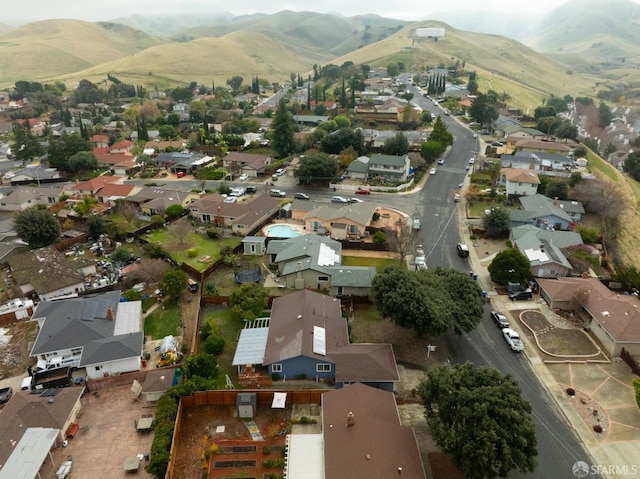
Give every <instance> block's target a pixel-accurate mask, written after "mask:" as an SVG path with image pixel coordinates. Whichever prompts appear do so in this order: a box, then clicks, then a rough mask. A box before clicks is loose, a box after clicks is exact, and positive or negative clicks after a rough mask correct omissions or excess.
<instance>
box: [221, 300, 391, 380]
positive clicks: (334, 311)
mask: <svg viewBox="0 0 640 479" xmlns="http://www.w3.org/2000/svg"><path fill="white" fill-rule="evenodd" d="M256 326H258V327H256ZM334 356H335V358H334ZM355 358H357V360H356V361H355V363H357V364H358V365H359V366H356V364H355V363H354V359H355ZM248 364H250V365H253V364H261V365H262V366H264V367H266V368H267V371H268V374H270V375H272V374H278V375H280V376H281V377H285V378H294V377H306V378H308V379H315V380H316V381H327V382H329V383H333V382H335V381H337V378H340V381H339V382H336V386H337V387H342V386H344V385H346V384H349V383H354V382H362V383H365V384H370V385H371V386H373V387H378V388H380V389H385V390H387V391H393V385H394V383H395V382H397V381H399V379H400V377H399V374H398V369H397V366H396V362H395V356H394V354H393V348H392V347H391V344H377V345H371V344H366V343H364V344H351V343H349V335H348V332H347V321H346V319H345V318H343V317H342V306H341V303H340V300H338V299H336V298H332V297H330V296H326V295H324V294H320V293H315V292H313V291H309V290H301V291H297V292H295V293H291V294H287V295H285V296H280V297H278V298H276V299H274V301H273V305H272V307H271V317H270V318H268V319H261V320H259V321H258V324H255V325H254V324H253V323H252V322H247V324H246V326H245V329H243V330H242V331H241V334H240V338H239V341H238V346H237V348H236V353H235V356H234V359H233V365H235V366H246V365H248Z"/></svg>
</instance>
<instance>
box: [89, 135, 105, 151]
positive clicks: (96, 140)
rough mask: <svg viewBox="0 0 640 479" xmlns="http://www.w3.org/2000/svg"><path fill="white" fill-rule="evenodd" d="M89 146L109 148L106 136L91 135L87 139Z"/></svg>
mask: <svg viewBox="0 0 640 479" xmlns="http://www.w3.org/2000/svg"><path fill="white" fill-rule="evenodd" d="M89 141H90V142H91V144H92V145H93V146H95V147H98V148H105V147H108V146H109V137H108V136H106V135H93V136H92V137H91V138H89Z"/></svg>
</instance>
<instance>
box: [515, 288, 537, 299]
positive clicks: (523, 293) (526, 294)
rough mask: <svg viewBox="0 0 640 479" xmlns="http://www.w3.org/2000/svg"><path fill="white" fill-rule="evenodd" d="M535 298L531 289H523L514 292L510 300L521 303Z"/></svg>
mask: <svg viewBox="0 0 640 479" xmlns="http://www.w3.org/2000/svg"><path fill="white" fill-rule="evenodd" d="M531 298H533V293H532V292H531V290H530V289H522V290H520V291H514V292H513V293H510V294H509V299H510V300H511V301H521V300H527V299H531Z"/></svg>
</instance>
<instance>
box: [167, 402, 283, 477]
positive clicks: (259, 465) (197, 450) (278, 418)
mask: <svg viewBox="0 0 640 479" xmlns="http://www.w3.org/2000/svg"><path fill="white" fill-rule="evenodd" d="M290 419H291V410H290V409H289V408H288V409H285V410H273V409H271V407H269V406H266V405H258V407H257V414H256V415H255V417H254V419H253V421H254V422H255V424H256V426H257V428H258V430H259V432H260V434H261V435H262V437H263V439H264V441H255V440H253V439H252V435H251V433H250V432H249V427H248V426H249V424H248V423H246V422H245V421H244V420H242V419H240V418H238V417H237V414H236V407H235V406H234V405H226V406H199V407H194V408H190V409H187V410H186V412H185V415H184V417H183V421H182V424H181V427H180V441H179V443H178V454H177V462H176V467H175V475H174V477H175V478H176V479H192V478H197V477H208V478H209V479H216V478H223V477H253V478H256V479H257V478H259V479H263V477H264V474H267V473H275V474H282V473H283V468H282V467H265V461H270V460H271V464H274V463H276V462H278V459H280V458H283V457H284V455H283V453H282V446H283V445H284V443H285V434H284V432H285V431H286V430H287V428H288V427H290V426H289V420H290ZM222 428H223V429H222ZM218 431H220V432H218ZM238 446H245V447H242V449H238ZM207 451H208V452H207ZM214 451H218V452H216V453H215V454H211V453H212V452H214ZM209 456H211V461H209V460H207V458H209ZM267 464H269V462H267ZM279 465H280V464H278V466H279ZM207 470H208V476H205V475H204V474H203V472H204V471H207Z"/></svg>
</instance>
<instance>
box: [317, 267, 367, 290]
mask: <svg viewBox="0 0 640 479" xmlns="http://www.w3.org/2000/svg"><path fill="white" fill-rule="evenodd" d="M325 271H327V273H329V274H330V275H331V286H332V287H337V286H341V287H343V288H348V287H351V288H368V287H370V286H371V282H372V281H373V278H374V276H375V275H376V269H375V268H373V267H370V266H333V267H329V268H325Z"/></svg>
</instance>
